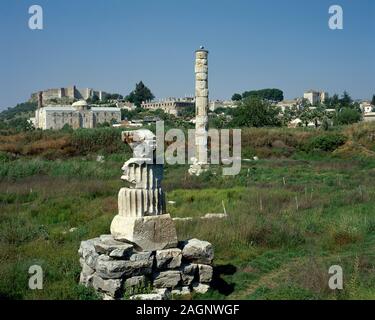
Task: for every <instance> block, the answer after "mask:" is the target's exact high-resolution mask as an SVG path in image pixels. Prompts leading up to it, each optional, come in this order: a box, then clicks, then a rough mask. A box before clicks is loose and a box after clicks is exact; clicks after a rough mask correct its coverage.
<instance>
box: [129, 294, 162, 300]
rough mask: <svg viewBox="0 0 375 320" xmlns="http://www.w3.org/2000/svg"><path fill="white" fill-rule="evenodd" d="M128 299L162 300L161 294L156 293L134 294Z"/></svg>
mask: <svg viewBox="0 0 375 320" xmlns="http://www.w3.org/2000/svg"><path fill="white" fill-rule="evenodd" d="M129 300H163V296H162V295H161V294H157V293H148V294H136V295H134V296H131V297H130V298H129Z"/></svg>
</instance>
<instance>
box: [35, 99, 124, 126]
mask: <svg viewBox="0 0 375 320" xmlns="http://www.w3.org/2000/svg"><path fill="white" fill-rule="evenodd" d="M29 121H30V122H32V123H33V124H34V126H35V128H40V129H43V130H47V129H53V130H59V129H61V128H63V127H64V126H65V125H69V126H71V127H72V128H73V129H77V128H95V127H96V126H97V125H98V124H100V123H105V122H108V123H111V122H120V121H121V109H120V108H113V107H90V106H89V105H88V104H87V102H86V101H84V100H80V101H77V102H75V103H73V104H72V105H50V106H46V107H38V109H37V110H36V111H35V118H31V119H30V120H29Z"/></svg>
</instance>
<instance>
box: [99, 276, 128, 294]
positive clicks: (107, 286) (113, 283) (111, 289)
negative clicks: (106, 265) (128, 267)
mask: <svg viewBox="0 0 375 320" xmlns="http://www.w3.org/2000/svg"><path fill="white" fill-rule="evenodd" d="M92 286H93V287H94V289H95V290H98V291H100V292H104V293H106V294H107V295H109V296H111V297H113V298H115V297H116V296H118V295H119V294H120V292H121V286H122V280H121V279H116V280H114V279H109V280H105V279H102V278H101V277H99V276H98V275H96V274H95V275H94V276H93V281H92Z"/></svg>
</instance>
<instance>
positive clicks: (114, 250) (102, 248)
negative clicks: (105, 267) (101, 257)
mask: <svg viewBox="0 0 375 320" xmlns="http://www.w3.org/2000/svg"><path fill="white" fill-rule="evenodd" d="M94 247H95V250H96V252H97V253H98V254H107V255H110V256H112V257H117V258H125V257H126V256H127V255H130V254H131V253H132V252H133V245H131V244H129V243H124V242H120V241H117V240H115V239H114V238H113V236H112V235H102V236H100V241H95V242H94Z"/></svg>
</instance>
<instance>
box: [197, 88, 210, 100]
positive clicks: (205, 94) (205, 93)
mask: <svg viewBox="0 0 375 320" xmlns="http://www.w3.org/2000/svg"><path fill="white" fill-rule="evenodd" d="M208 95H209V91H208V89H199V88H196V89H195V96H196V97H206V98H207V97H208Z"/></svg>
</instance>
